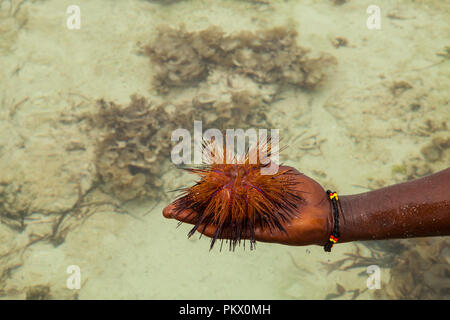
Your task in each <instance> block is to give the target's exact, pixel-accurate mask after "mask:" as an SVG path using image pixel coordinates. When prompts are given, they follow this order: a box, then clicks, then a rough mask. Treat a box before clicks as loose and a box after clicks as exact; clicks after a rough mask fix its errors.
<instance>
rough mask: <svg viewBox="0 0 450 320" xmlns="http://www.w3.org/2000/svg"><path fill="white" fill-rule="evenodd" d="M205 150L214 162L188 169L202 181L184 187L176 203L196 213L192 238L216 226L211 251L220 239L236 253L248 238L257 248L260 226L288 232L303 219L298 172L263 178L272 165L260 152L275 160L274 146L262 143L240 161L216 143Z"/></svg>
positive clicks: (205, 147) (287, 169)
mask: <svg viewBox="0 0 450 320" xmlns="http://www.w3.org/2000/svg"><path fill="white" fill-rule="evenodd" d="M211 146H212V147H211ZM203 147H204V149H208V150H209V152H210V155H211V156H210V160H209V163H208V164H205V165H203V166H202V167H199V168H188V169H186V170H188V171H189V172H191V173H195V174H198V175H199V176H200V180H199V181H198V182H197V183H196V184H194V185H193V186H191V187H189V188H185V189H183V194H182V195H181V196H180V197H179V198H178V199H176V200H175V202H174V204H175V208H176V210H177V211H178V212H181V211H183V210H185V209H192V214H195V215H196V216H195V226H194V227H193V228H192V230H191V231H190V232H189V236H192V235H193V234H194V233H195V231H197V230H199V231H200V232H202V230H204V229H205V228H206V227H207V226H209V225H213V226H214V227H215V232H214V235H213V236H212V241H211V246H210V249H212V248H213V246H214V243H215V242H216V240H217V239H229V240H230V250H234V249H235V247H236V244H237V243H240V241H241V240H242V239H245V238H248V239H249V240H250V248H251V249H252V248H253V247H254V245H255V228H260V229H262V230H263V229H265V228H268V229H269V230H271V231H272V230H280V231H282V232H286V231H285V229H284V227H283V225H284V223H285V222H288V221H290V220H291V219H292V218H293V217H295V216H296V215H297V211H298V210H296V209H297V206H298V203H299V201H302V200H303V198H302V197H301V196H300V194H299V192H298V191H296V188H295V185H296V184H297V182H296V181H297V180H296V175H297V173H296V172H294V171H293V170H292V169H290V168H286V167H285V168H284V169H281V168H279V170H278V171H277V172H276V173H274V174H261V169H262V168H265V167H268V166H269V165H270V162H267V161H266V162H265V163H263V161H262V160H261V159H260V157H259V155H260V153H259V151H260V149H261V148H265V149H266V151H267V153H266V154H267V159H269V157H270V153H271V151H270V142H266V143H263V144H258V146H257V147H256V148H254V149H252V150H251V151H250V152H247V153H246V154H245V156H244V159H243V161H240V162H238V163H236V161H235V159H231V158H230V157H229V156H228V154H227V150H226V147H224V148H223V149H219V150H218V149H217V145H212V144H209V145H208V144H204V145H203ZM252 152H254V153H253V154H257V156H256V158H257V160H256V161H255V163H251V161H250V155H251V154H252Z"/></svg>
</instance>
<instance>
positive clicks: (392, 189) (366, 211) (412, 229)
mask: <svg viewBox="0 0 450 320" xmlns="http://www.w3.org/2000/svg"><path fill="white" fill-rule="evenodd" d="M339 199H340V202H341V208H342V212H341V215H340V219H339V222H340V234H341V237H340V242H348V241H356V240H372V239H373V240H375V239H392V238H408V237H427V236H439V235H450V168H449V169H446V170H443V171H440V172H438V173H436V174H433V175H431V176H427V177H424V178H421V179H417V180H414V181H410V182H406V183H402V184H397V185H393V186H389V187H386V188H382V189H378V190H375V191H370V192H367V193H362V194H357V195H349V196H341V197H339Z"/></svg>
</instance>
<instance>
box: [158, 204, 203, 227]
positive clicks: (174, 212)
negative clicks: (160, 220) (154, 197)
mask: <svg viewBox="0 0 450 320" xmlns="http://www.w3.org/2000/svg"><path fill="white" fill-rule="evenodd" d="M163 215H164V217H165V218H167V219H177V220H178V221H181V222H186V223H190V224H195V223H196V220H197V214H196V212H195V211H194V210H192V209H185V210H181V211H180V210H178V209H177V208H176V207H175V206H174V205H173V204H169V205H168V206H167V207H165V208H164V210H163Z"/></svg>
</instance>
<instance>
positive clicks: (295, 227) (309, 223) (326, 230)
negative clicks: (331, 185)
mask: <svg viewBox="0 0 450 320" xmlns="http://www.w3.org/2000/svg"><path fill="white" fill-rule="evenodd" d="M285 169H291V170H294V171H295V172H296V173H297V174H298V175H296V179H297V180H298V183H297V185H296V188H297V190H298V192H299V194H300V195H301V197H302V198H303V200H299V201H298V204H297V210H298V212H297V215H296V217H295V218H293V219H292V220H291V221H290V222H287V223H285V224H284V228H285V230H286V233H284V232H281V231H278V230H277V231H272V232H270V231H269V229H267V228H265V229H262V230H261V229H260V228H256V229H255V240H256V241H262V242H272V243H280V244H286V245H295V246H301V245H311V244H317V245H323V244H325V242H326V241H327V238H328V235H329V234H330V230H331V225H332V215H331V212H332V211H331V204H330V201H329V199H328V196H327V195H326V193H325V190H324V189H323V188H322V186H320V185H319V184H318V183H317V182H316V181H314V180H313V179H311V178H309V177H307V176H306V175H304V174H302V173H299V172H298V171H297V170H296V169H294V168H292V167H287V166H280V168H279V170H285ZM190 210H191V209H187V210H184V211H182V212H180V213H178V214H176V213H175V210H174V206H173V204H170V205H168V206H167V207H166V208H165V209H164V210H163V215H164V217H166V218H169V219H176V220H178V221H181V222H185V223H190V224H194V220H195V214H191V213H192V212H191V211H190ZM198 230H203V226H200V227H199V228H198ZM214 231H215V226H213V225H208V226H207V227H206V228H205V229H204V231H203V234H204V235H206V236H208V237H211V236H212V235H213V234H214Z"/></svg>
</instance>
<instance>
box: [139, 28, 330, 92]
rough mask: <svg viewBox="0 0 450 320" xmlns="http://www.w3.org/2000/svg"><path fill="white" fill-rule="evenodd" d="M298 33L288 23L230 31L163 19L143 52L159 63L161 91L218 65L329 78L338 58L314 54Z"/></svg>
mask: <svg viewBox="0 0 450 320" xmlns="http://www.w3.org/2000/svg"><path fill="white" fill-rule="evenodd" d="M296 38H297V32H296V30H295V29H292V28H288V27H276V28H272V29H265V30H258V31H255V32H250V31H241V32H238V33H234V34H230V35H226V34H225V32H224V31H223V30H222V29H221V28H219V27H217V26H211V27H209V28H207V29H205V30H202V31H196V32H189V31H187V30H186V29H185V28H184V26H181V27H179V28H172V27H170V26H165V25H162V26H159V27H158V28H157V32H156V36H155V38H154V39H153V41H151V42H150V43H149V44H148V45H147V46H145V48H144V52H145V54H146V55H148V56H149V57H150V59H151V61H152V63H153V64H154V65H155V70H156V75H155V87H156V88H157V89H158V90H159V91H160V92H167V91H169V90H170V88H172V87H183V86H190V85H193V84H195V83H197V82H199V81H203V80H205V79H206V77H207V76H208V74H209V73H210V71H211V70H212V69H214V68H221V69H225V70H227V72H229V73H239V74H244V75H246V76H248V77H250V78H252V79H253V80H254V81H256V82H259V83H265V84H268V83H270V84H278V85H280V86H281V85H284V84H291V85H294V86H298V87H301V88H306V89H312V88H315V87H316V86H318V85H319V84H320V83H321V82H322V81H323V80H324V79H325V72H324V67H326V66H328V65H330V64H334V63H335V62H336V60H335V58H334V57H332V56H330V55H327V54H321V55H320V56H319V57H317V58H312V57H310V55H309V54H310V50H309V49H305V48H303V47H301V46H299V45H298V44H297V41H296Z"/></svg>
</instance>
